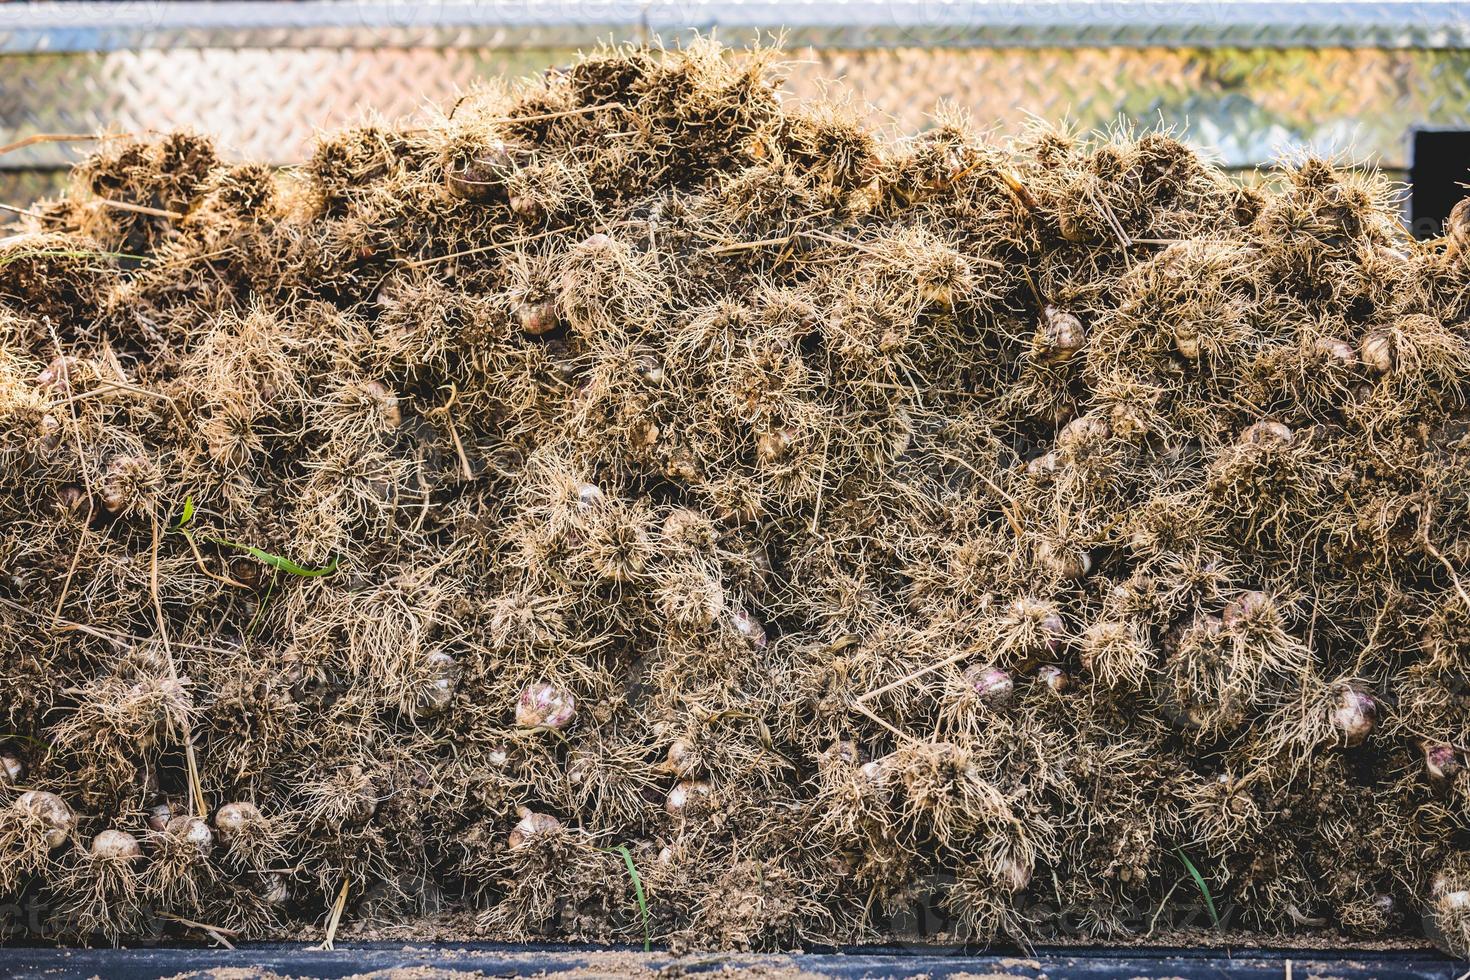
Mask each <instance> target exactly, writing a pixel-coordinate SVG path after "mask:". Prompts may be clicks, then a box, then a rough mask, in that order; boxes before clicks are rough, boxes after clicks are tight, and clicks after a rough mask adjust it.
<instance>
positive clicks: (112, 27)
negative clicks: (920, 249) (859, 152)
mask: <svg viewBox="0 0 1470 980" xmlns="http://www.w3.org/2000/svg"><path fill="white" fill-rule="evenodd" d="M783 23H784V24H786V25H788V26H789V27H790V31H789V32H788V34H787V42H788V47H789V50H790V57H791V61H792V65H791V69H790V87H791V88H792V89H793V90H794V91H795V92H796V93H797V94H798V95H802V96H812V95H815V94H817V93H818V92H819V91H820V83H821V82H822V81H823V80H826V79H831V78H841V79H843V80H844V81H845V83H846V85H847V87H848V88H849V89H850V90H851V91H852V92H854V93H855V94H856V95H857V96H858V98H860V99H861V100H864V101H866V102H867V103H870V104H871V105H872V106H873V112H874V114H875V116H876V117H878V118H880V119H887V120H891V121H892V122H893V123H894V128H895V130H898V131H913V130H915V129H917V128H920V127H922V126H923V125H924V124H925V122H926V120H927V118H928V117H929V116H930V114H931V113H932V112H933V110H934V108H935V106H936V105H937V104H938V103H939V102H941V101H942V100H947V101H950V102H953V103H955V104H957V105H959V106H962V107H964V108H965V109H967V110H969V111H970V113H971V114H972V115H973V117H974V119H975V120H976V121H977V123H979V124H980V125H982V126H986V127H994V128H995V129H997V130H998V131H1001V132H1011V131H1014V130H1015V129H1016V128H1017V127H1019V126H1022V125H1025V124H1026V123H1027V122H1028V120H1030V119H1033V118H1040V119H1047V120H1066V121H1068V122H1069V123H1070V124H1072V125H1073V126H1075V127H1076V128H1078V129H1081V130H1090V129H1095V128H1100V127H1106V126H1108V125H1110V124H1112V123H1113V122H1115V121H1116V120H1117V119H1119V118H1120V117H1127V118H1131V119H1135V120H1139V121H1141V122H1142V123H1143V124H1145V125H1163V126H1168V127H1172V128H1174V129H1175V130H1176V131H1178V132H1180V133H1182V134H1183V135H1184V136H1186V137H1187V138H1188V139H1190V140H1191V141H1193V142H1194V143H1196V144H1198V145H1200V146H1203V147H1206V148H1207V149H1209V150H1211V151H1213V152H1215V153H1216V154H1218V156H1219V158H1220V160H1221V161H1222V162H1223V163H1225V164H1226V165H1229V166H1232V167H1245V168H1248V167H1254V166H1258V165H1261V164H1263V163H1266V162H1269V161H1270V160H1272V159H1275V158H1277V157H1279V156H1282V155H1287V154H1291V153H1294V152H1299V151H1300V150H1301V149H1302V148H1310V149H1313V150H1316V151H1318V152H1326V153H1333V154H1336V155H1338V156H1339V157H1341V158H1343V159H1347V160H1351V161H1354V162H1359V163H1364V162H1366V163H1372V164H1376V165H1379V166H1382V167H1384V168H1385V169H1389V170H1403V169H1405V168H1407V166H1408V164H1409V159H1408V139H1409V133H1410V130H1411V129H1413V128H1414V127H1418V126H1429V127H1449V128H1470V4H1462V3H1345V4H1330V3H1316V2H1313V3H1262V2H1255V0H1251V2H1245V3H1229V2H1224V0H1218V2H1199V0H1186V2H1180V3H1164V2H1159V0H1118V2H1105V0H1100V2H1085V0H1041V2H1037V3H1023V2H1016V3H1012V2H1003V3H1002V2H992V3H954V2H945V0H917V2H914V0H858V2H854V3H851V4H838V3H835V2H815V0H780V2H776V0H746V2H719V3H715V2H709V0H649V2H640V0H578V2H572V0H554V2H552V0H538V2H526V0H515V2H495V3H481V4H469V3H462V2H458V0H452V2H451V0H440V2H433V0H431V2H427V3H420V4H410V3H407V2H404V3H396V2H352V0H345V2H330V3H329V2H308V3H218V4H211V3H168V2H162V0H153V2H119V3H100V4H99V3H52V4H27V3H13V4H5V3H0V144H3V143H6V142H9V141H11V140H14V139H18V138H20V137H24V136H26V135H29V134H32V133H51V132H61V133H90V132H96V131H99V130H101V129H114V130H122V131H129V132H142V131H148V130H159V131H163V130H170V129H176V128H181V127H183V128H193V129H197V130H200V131H204V132H209V133H212V134H214V135H215V136H216V137H217V138H218V139H219V141H220V144H221V146H222V148H223V149H224V151H225V152H226V153H227V154H228V155H230V156H234V157H239V158H253V159H263V160H269V161H272V162H275V163H291V162H295V161H298V160H300V159H302V158H303V156H304V155H305V153H306V152H307V151H308V149H309V147H310V144H311V141H312V137H313V135H314V133H316V132H317V131H319V130H321V129H328V128H336V127H340V126H342V125H346V124H349V123H351V122H353V121H355V120H357V119H360V118H362V117H363V116H364V115H365V114H368V113H376V114H378V115H380V116H383V117H386V118H388V119H395V120H396V119H401V118H406V117H412V116H414V115H416V114H419V113H421V112H422V111H423V110H424V107H425V106H427V105H432V104H435V103H445V102H448V101H451V100H452V99H453V98H455V97H456V96H457V95H458V94H459V93H461V92H462V91H463V90H464V89H466V88H467V87H469V86H470V85H471V84H472V83H473V82H474V81H475V80H476V79H477V78H482V77H486V76H492V75H510V76H517V75H525V74H530V73H533V72H536V71H539V70H540V69H541V68H543V67H544V66H546V65H548V64H560V63H565V62H566V61H567V60H568V59H569V58H571V57H572V55H573V54H574V51H575V48H576V47H577V46H578V45H583V44H584V43H590V42H591V41H592V40H593V39H594V38H595V37H600V38H602V39H603V40H606V39H608V38H609V37H616V38H621V39H638V38H644V37H648V36H651V35H653V34H659V35H661V36H664V37H674V36H678V35H679V34H680V33H681V32H683V31H686V30H688V29H690V28H692V27H709V26H719V27H720V28H721V32H720V34H721V37H723V38H724V39H725V40H727V41H729V42H731V43H735V44H740V43H744V42H746V41H748V40H751V39H752V38H754V37H755V33H754V29H755V28H756V27H770V26H773V25H777V24H783ZM1226 42H1229V43H1226ZM803 44H804V45H805V46H803ZM7 52H8V53H7ZM79 152H81V149H80V148H79V147H78V145H76V144H64V143H43V144H38V145H35V146H31V147H28V148H26V149H24V150H21V151H17V152H13V153H9V154H5V155H0V174H3V173H6V172H13V171H17V170H25V171H28V172H31V173H34V172H35V171H38V170H44V169H46V168H56V167H61V166H65V165H66V164H67V163H69V162H70V161H71V160H73V159H75V157H76V155H77V154H78V153H79ZM27 180H28V184H27V186H28V187H34V186H36V185H37V182H38V178H36V177H28V178H27ZM11 183H13V180H12V181H11ZM0 200H7V201H14V200H16V199H15V198H13V197H5V198H0Z"/></svg>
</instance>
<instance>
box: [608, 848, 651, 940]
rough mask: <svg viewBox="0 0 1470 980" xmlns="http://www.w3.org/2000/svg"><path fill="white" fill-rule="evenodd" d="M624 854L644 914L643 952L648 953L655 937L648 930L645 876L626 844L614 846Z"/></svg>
mask: <svg viewBox="0 0 1470 980" xmlns="http://www.w3.org/2000/svg"><path fill="white" fill-rule="evenodd" d="M613 850H615V851H617V852H618V853H619V854H621V855H622V856H623V863H624V864H626V865H627V866H628V877H629V878H632V879H633V894H634V895H636V896H637V897H638V914H639V915H641V916H643V952H645V953H647V952H650V951H651V950H652V949H653V937H652V935H651V934H650V933H649V931H648V899H647V898H645V897H644V895H643V876H642V875H640V874H639V873H638V866H637V865H635V864H634V863H633V853H632V852H631V851H629V850H628V848H627V846H626V845H624V844H619V845H618V846H617V847H615V848H613Z"/></svg>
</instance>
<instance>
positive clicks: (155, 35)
mask: <svg viewBox="0 0 1470 980" xmlns="http://www.w3.org/2000/svg"><path fill="white" fill-rule="evenodd" d="M711 28H719V29H722V30H726V31H731V32H735V33H737V34H746V35H748V34H749V33H750V32H751V31H756V30H761V31H773V30H784V31H786V32H787V33H788V35H789V37H790V38H791V41H792V43H794V44H811V45H816V46H821V47H854V46H857V47H870V46H875V45H882V46H899V47H903V46H909V45H926V46H932V45H937V44H953V45H963V46H970V45H977V44H987V45H994V46H999V47H1018V46H1048V47H1050V46H1057V45H1067V44H1077V45H1085V46H1089V47H1091V46H1102V45H1116V44H1129V45H1165V44H1168V45H1181V46H1190V47H1205V46H1259V45H1271V46H1278V47H1308V46H1324V45H1325V46H1332V47H1339V46H1345V45H1357V46H1371V47H1464V46H1466V45H1467V41H1470V5H1467V4H1464V3H1457V2H1449V3H1447V2H1404V0H1399V2H1385V0H1375V2H1362V0H1357V2H1353V0H1349V2H1342V3H1333V2H1325V0H1306V2H1294V3H1293V2H1284V0H1030V2H1014V0H577V2H572V0H489V2H485V0H480V2H472V0H424V2H414V0H310V2H298V3H291V4H280V3H277V4H265V3H259V2H224V3H207V2H167V0H151V2H140V0H134V2H124V3H119V2H68V3H29V4H27V3H16V4H0V50H6V51H14V52H21V51H95V50H122V49H136V48H143V47H154V48H177V47H222V46H249V47H336V46H343V45H348V46H359V47H366V46H375V45H385V44H386V45H395V46H413V47H484V46H494V47H506V46H523V47H525V46H529V47H561V46H566V47H577V46H582V45H586V44H590V43H594V42H596V41H598V40H601V39H604V38H606V37H607V36H608V35H609V33H614V34H617V35H619V36H630V35H640V34H641V35H646V34H649V33H659V34H662V35H663V36H665V37H670V36H674V35H677V34H679V33H681V32H685V31H689V30H695V29H698V30H708V29H711Z"/></svg>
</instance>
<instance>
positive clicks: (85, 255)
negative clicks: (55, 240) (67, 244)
mask: <svg viewBox="0 0 1470 980" xmlns="http://www.w3.org/2000/svg"><path fill="white" fill-rule="evenodd" d="M99 256H100V257H101V258H105V259H135V260H137V261H139V262H147V261H148V256H146V255H133V254H132V253H130V252H99V251H94V250H92V249H75V248H18V249H16V250H15V251H13V252H6V253H5V254H4V255H0V268H3V267H5V266H7V265H10V264H11V263H12V262H19V261H20V260H21V259H46V258H57V259H90V258H97V257H99Z"/></svg>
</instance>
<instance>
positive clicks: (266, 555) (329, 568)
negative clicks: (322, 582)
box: [204, 538, 342, 578]
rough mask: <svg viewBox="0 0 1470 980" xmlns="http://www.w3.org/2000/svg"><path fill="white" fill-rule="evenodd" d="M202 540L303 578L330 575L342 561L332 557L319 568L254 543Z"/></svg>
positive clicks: (212, 539) (218, 539)
mask: <svg viewBox="0 0 1470 980" xmlns="http://www.w3.org/2000/svg"><path fill="white" fill-rule="evenodd" d="M204 540H206V541H209V542H211V543H212V544H218V545H223V546H224V547H226V548H235V549H237V550H239V551H243V552H245V553H246V554H247V555H250V556H251V557H252V558H257V559H259V560H260V561H263V562H265V563H266V564H267V565H269V566H270V567H271V568H274V569H276V570H277V571H281V572H285V573H286V574H287V575H300V576H302V577H305V578H316V577H318V576H321V575H331V574H332V573H333V572H335V571H336V570H337V567H338V566H339V565H341V563H342V559H340V558H333V559H332V560H331V561H330V562H328V563H327V564H326V565H324V566H323V567H321V568H307V567H306V566H305V565H298V564H297V563H296V562H294V561H292V560H291V559H289V558H282V557H281V556H280V555H273V554H271V553H270V552H269V551H265V550H263V549H261V548H257V547H255V546H254V545H248V544H240V543H239V542H238V541H226V540H225V539H224V538H205V539H204Z"/></svg>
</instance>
